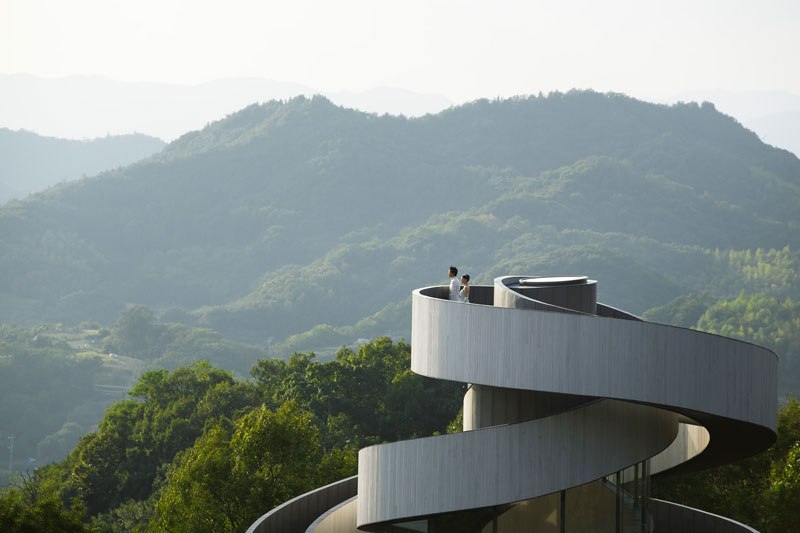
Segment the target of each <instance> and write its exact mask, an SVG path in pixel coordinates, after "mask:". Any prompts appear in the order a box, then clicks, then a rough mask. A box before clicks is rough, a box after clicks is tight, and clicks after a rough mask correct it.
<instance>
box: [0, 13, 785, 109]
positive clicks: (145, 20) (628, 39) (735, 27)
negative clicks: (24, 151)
mask: <svg viewBox="0 0 800 533" xmlns="http://www.w3.org/2000/svg"><path fill="white" fill-rule="evenodd" d="M0 6H1V7H0V73H3V74H15V73H28V74H34V75H38V76H43V77H59V76H68V75H73V74H97V75H103V76H108V77H110V78H113V79H117V80H122V81H152V82H175V83H184V84H195V83H201V82H206V81H211V80H214V79H219V78H225V77H243V76H247V77H259V78H267V79H273V80H281V81H291V82H296V83H300V84H304V85H307V86H310V87H313V88H315V89H319V90H323V91H338V90H351V91H359V90H365V89H369V88H373V87H380V86H391V87H400V88H405V89H409V90H413V91H419V92H430V93H438V94H442V95H444V96H446V97H448V98H449V99H451V100H452V101H454V102H463V101H465V100H471V99H474V98H478V97H494V96H511V95H514V94H528V93H537V92H539V91H543V92H547V91H550V90H556V89H557V90H567V89H570V88H573V87H577V88H592V89H596V90H600V91H617V92H624V93H627V94H630V95H633V96H637V97H642V98H657V97H660V96H664V95H672V94H676V93H681V92H684V91H694V90H712V89H724V90H728V91H754V90H755V91H766V90H776V91H786V92H791V93H795V94H800V1H798V0H761V1H755V0H753V1H746V2H745V1H736V0H712V1H696V0H691V1H684V0H670V1H641V0H636V1H633V0H632V1H628V0H622V1H606V2H603V1H597V0H595V1H591V0H573V1H569V0H566V1H564V0H559V1H556V0H553V1H546V2H545V1H536V0H526V1H522V0H493V1H486V0H481V1H473V0H462V1H421V0H402V1H395V2H389V1H381V0H337V1H331V0H319V1H310V0H287V1H282V2H274V1H264V0H261V1H255V0H254V1H251V0H225V1H222V0H214V1H210V0H70V1H65V0H0Z"/></svg>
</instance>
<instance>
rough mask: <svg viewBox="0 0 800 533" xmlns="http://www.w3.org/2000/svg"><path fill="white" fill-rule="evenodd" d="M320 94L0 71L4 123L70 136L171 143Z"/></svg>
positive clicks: (389, 107)
mask: <svg viewBox="0 0 800 533" xmlns="http://www.w3.org/2000/svg"><path fill="white" fill-rule="evenodd" d="M321 92H322V91H320V90H319V89H314V88H311V87H307V86H305V85H302V84H299V83H292V82H283V81H276V80H268V79H261V78H225V79H219V80H214V81H210V82H206V83H200V84H197V85H180V84H169V83H142V82H138V83H133V82H122V81H117V80H112V79H109V78H105V77H101V76H68V77H63V78H41V77H38V76H32V75H28V74H0V127H7V128H11V129H26V130H31V131H36V132H39V133H41V134H43V135H49V136H56V137H65V138H72V139H75V138H83V137H90V138H94V137H97V136H102V135H105V134H106V133H107V132H110V133H111V134H115V135H120V134H127V133H130V132H135V131H136V132H142V133H146V134H149V135H154V136H156V137H160V138H162V139H166V140H168V141H171V140H174V139H176V138H177V137H179V136H180V135H183V134H184V133H187V132H189V131H193V130H196V129H199V128H202V127H203V126H204V125H205V124H207V123H208V122H210V121H213V120H217V119H218V118H219V117H221V116H225V115H226V114H229V113H232V112H235V111H236V110H238V109H241V108H243V107H245V106H248V105H250V104H253V103H258V102H268V101H271V100H288V99H291V98H294V97H296V96H298V95H306V96H311V95H313V94H318V93H321ZM325 94H326V96H327V97H328V98H330V99H331V100H333V101H334V102H336V103H337V104H340V105H343V106H345V107H352V108H357V109H360V110H363V111H367V112H370V113H380V114H383V113H393V114H402V115H408V116H419V115H424V114H426V113H436V112H438V111H441V110H442V109H446V108H447V107H449V106H451V105H452V102H450V101H449V100H447V99H446V98H444V97H443V96H440V95H436V94H422V93H416V92H412V91H407V90H402V89H395V88H389V87H382V88H374V89H369V90H365V91H328V92H326V93H325Z"/></svg>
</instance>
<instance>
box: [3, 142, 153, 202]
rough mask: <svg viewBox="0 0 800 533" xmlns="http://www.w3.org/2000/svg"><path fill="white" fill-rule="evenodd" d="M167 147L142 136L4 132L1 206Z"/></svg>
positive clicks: (141, 157)
mask: <svg viewBox="0 0 800 533" xmlns="http://www.w3.org/2000/svg"><path fill="white" fill-rule="evenodd" d="M164 146H165V143H164V141H162V140H161V139H156V138H155V137H149V136H147V135H141V134H133V135H120V136H107V137H102V138H98V139H92V140H85V141H74V140H67V139H57V138H54V137H42V136H41V135H37V134H35V133H32V132H29V131H11V130H9V129H6V128H0V203H3V202H5V201H8V200H10V199H11V198H22V197H24V196H25V195H27V194H29V193H31V192H34V191H39V190H42V189H45V188H47V187H49V186H51V185H55V184H56V183H60V182H62V181H69V180H73V179H77V178H80V177H81V176H91V175H94V174H97V173H99V172H101V171H103V170H109V169H112V168H116V167H121V166H124V165H129V164H131V163H133V162H135V161H138V160H140V159H143V158H145V157H148V156H150V155H152V154H154V153H156V152H158V151H159V150H161V149H162V148H163V147H164Z"/></svg>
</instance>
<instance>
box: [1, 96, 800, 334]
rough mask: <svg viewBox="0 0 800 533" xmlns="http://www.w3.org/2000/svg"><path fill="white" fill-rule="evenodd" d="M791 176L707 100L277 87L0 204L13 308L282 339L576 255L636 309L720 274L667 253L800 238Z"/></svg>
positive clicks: (6, 308) (575, 260)
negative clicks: (393, 103) (211, 119)
mask: <svg viewBox="0 0 800 533" xmlns="http://www.w3.org/2000/svg"><path fill="white" fill-rule="evenodd" d="M799 191H800V161H799V160H798V159H797V158H796V157H794V156H793V155H791V154H790V153H789V152H786V151H781V150H777V149H774V148H771V147H769V146H766V145H764V144H762V143H761V142H760V141H759V140H758V138H757V137H756V136H755V135H754V134H753V133H752V132H749V131H748V130H745V129H744V128H742V127H741V126H740V125H739V124H738V123H736V122H735V121H734V120H733V119H731V118H729V117H726V116H724V115H722V114H720V113H718V112H717V111H715V110H714V108H713V107H712V106H711V105H703V106H698V105H696V104H685V105H676V106H671V107H670V106H658V105H653V104H646V103H643V102H639V101H636V100H633V99H630V98H627V97H624V96H621V95H615V94H606V95H604V94H597V93H592V92H574V93H568V94H552V95H550V96H547V97H530V98H518V99H512V100H503V101H491V102H490V101H477V102H474V103H472V104H469V105H465V106H461V107H458V108H453V109H451V110H448V111H445V112H442V113H440V114H438V115H433V116H426V117H423V118H419V119H406V118H402V117H391V116H382V117H379V116H374V115H369V114H365V113H360V112H356V111H352V110H346V109H342V108H338V107H336V106H334V105H332V104H331V103H330V102H328V101H327V100H325V99H323V98H321V97H317V98H314V99H310V100H309V99H304V98H298V99H294V100H291V101H289V102H286V103H280V102H270V103H267V104H263V105H254V106H251V107H248V108H246V109H243V110H242V111H240V112H238V113H236V114H233V115H231V116H229V117H226V118H225V119H223V120H221V121H219V122H216V123H214V124H211V125H209V126H208V127H207V128H205V129H203V130H201V131H198V132H193V133H190V134H187V135H185V136H183V137H182V138H180V139H178V140H177V141H175V142H173V143H172V144H170V145H169V146H168V147H167V148H166V149H165V150H164V151H163V152H162V153H161V154H159V155H158V156H157V157H156V158H153V159H150V160H147V161H143V162H141V163H137V164H135V165H133V166H130V167H126V168H122V169H119V170H115V171H111V172H107V173H104V174H101V175H100V176H98V177H96V178H91V179H86V180H81V181H80V182H77V183H70V184H66V185H63V186H60V187H57V188H55V189H53V190H50V191H47V192H46V193H43V194H40V195H36V196H35V197H33V198H31V199H29V200H27V201H25V202H20V203H15V204H13V205H9V206H5V207H3V208H0V235H2V236H3V237H2V241H0V247H1V248H2V249H0V252H2V253H1V254H0V258H2V259H0V296H2V298H0V320H2V321H5V322H17V323H28V324H31V323H33V324H35V323H41V322H55V321H60V322H66V323H77V322H79V321H81V320H97V321H100V322H101V323H104V324H110V323H112V322H114V321H115V320H116V319H117V317H118V316H119V313H120V312H121V311H122V310H123V309H124V308H125V305H126V304H131V303H135V304H143V305H147V306H149V307H151V308H152V309H154V310H156V311H157V312H161V311H165V310H168V309H171V310H172V311H173V312H175V313H180V312H183V317H184V321H188V318H189V317H191V320H194V321H196V323H197V324H201V325H207V326H210V327H212V328H214V329H217V330H219V331H222V332H223V333H225V334H227V335H230V336H233V337H234V338H238V339H240V340H247V341H251V342H253V341H256V342H264V341H265V340H266V339H267V338H269V337H272V338H273V339H274V340H276V341H279V340H282V339H285V338H287V337H288V336H289V335H292V334H297V333H301V332H303V331H306V330H308V329H310V328H312V327H313V326H315V325H317V324H319V323H328V324H330V325H331V326H347V325H353V324H355V323H356V322H357V321H358V320H360V319H361V318H364V317H366V316H369V315H372V314H373V313H376V312H378V311H379V310H380V309H382V308H383V307H384V306H385V305H387V304H389V303H391V302H400V301H403V300H404V299H405V298H406V297H407V296H408V293H409V291H410V290H411V289H412V288H414V287H416V286H420V285H425V284H428V283H432V282H438V281H440V280H441V279H442V278H443V277H444V276H443V275H442V272H443V269H444V267H446V266H447V265H448V264H450V263H455V264H458V265H459V266H462V267H463V268H466V269H467V270H468V271H470V272H472V273H473V275H475V276H477V279H478V280H479V281H488V274H489V273H490V272H492V273H495V272H501V273H504V272H502V271H501V269H507V268H510V267H511V266H514V267H515V268H522V269H523V270H524V271H527V272H529V273H537V272H545V271H547V272H554V271H556V270H559V271H564V270H563V269H569V270H574V271H576V272H577V271H581V272H584V273H586V274H590V275H592V276H594V277H599V278H601V279H600V281H601V285H600V286H601V291H602V292H601V296H602V297H603V298H604V299H605V300H606V301H608V302H609V303H612V304H618V305H626V306H628V307H629V308H630V309H631V310H632V311H635V312H642V311H644V310H645V309H647V308H649V307H653V306H655V305H660V304H663V303H666V302H667V301H668V300H670V299H671V298H673V297H676V296H679V295H681V294H682V293H684V292H690V291H694V290H696V289H698V288H701V287H702V286H703V285H705V284H706V283H707V282H708V281H709V280H707V279H700V278H701V277H699V276H695V278H696V279H695V280H694V284H691V285H687V283H686V281H687V280H686V279H685V277H680V276H683V275H684V272H674V270H675V269H676V266H675V263H681V264H683V263H685V262H686V260H689V258H690V257H691V258H693V259H694V260H696V261H700V262H699V263H697V262H695V263H694V264H692V265H686V266H687V267H689V269H690V270H691V271H694V270H696V269H697V268H698V267H702V262H703V261H702V259H698V258H703V257H707V254H708V252H709V251H713V250H714V249H716V248H720V249H734V250H745V249H752V250H755V249H756V248H763V249H772V248H774V249H782V248H783V247H785V246H787V245H788V246H790V249H791V250H797V249H798V245H800V242H799V241H800V231H798V229H799V228H798V224H799V223H798V210H797V205H798V198H800V194H799ZM644 250H648V252H647V253H643V251H644ZM651 251H655V253H656V254H660V257H661V258H662V260H661V261H658V262H655V261H652V260H651V253H650V252H651ZM545 258H546V260H545ZM674 258H681V260H680V261H678V260H674ZM532 259H533V260H534V262H531V260H532ZM619 268H624V269H625V273H624V274H622V273H621V272H619V270H617V269H619ZM676 276H678V277H676ZM642 283H644V284H646V285H648V286H649V288H648V291H647V292H646V293H643V291H642ZM354 288H357V289H358V292H357V293H355V294H354V293H353V292H352V291H353V290H354ZM604 288H605V289H604Z"/></svg>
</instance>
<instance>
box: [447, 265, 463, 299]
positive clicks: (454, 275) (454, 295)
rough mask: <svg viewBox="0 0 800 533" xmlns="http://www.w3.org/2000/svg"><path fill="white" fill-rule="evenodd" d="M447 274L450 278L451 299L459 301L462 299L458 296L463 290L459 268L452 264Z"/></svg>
mask: <svg viewBox="0 0 800 533" xmlns="http://www.w3.org/2000/svg"><path fill="white" fill-rule="evenodd" d="M447 275H448V277H449V278H450V300H454V301H456V302H458V301H460V300H461V299H460V298H459V297H458V292H459V291H460V290H461V283H459V282H458V269H457V268H456V267H454V266H451V267H450V269H449V270H448V272H447Z"/></svg>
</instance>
